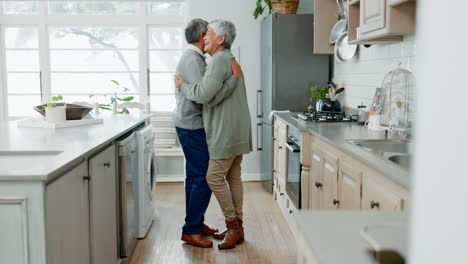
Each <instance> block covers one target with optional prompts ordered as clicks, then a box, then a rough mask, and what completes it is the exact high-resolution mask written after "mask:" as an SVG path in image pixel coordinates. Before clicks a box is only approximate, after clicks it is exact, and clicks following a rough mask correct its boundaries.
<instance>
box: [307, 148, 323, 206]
mask: <svg viewBox="0 0 468 264" xmlns="http://www.w3.org/2000/svg"><path fill="white" fill-rule="evenodd" d="M322 163H323V159H322V155H321V153H320V150H319V149H318V147H316V146H315V145H312V151H311V162H310V171H309V177H310V181H309V183H310V184H309V186H310V187H309V192H310V196H309V197H310V201H309V204H310V209H312V210H317V209H322V207H323V177H322Z"/></svg>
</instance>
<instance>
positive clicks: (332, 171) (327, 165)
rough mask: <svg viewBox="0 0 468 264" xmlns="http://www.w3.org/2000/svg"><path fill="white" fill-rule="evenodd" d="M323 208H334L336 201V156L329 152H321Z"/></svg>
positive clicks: (336, 205) (337, 203) (337, 204)
mask: <svg viewBox="0 0 468 264" xmlns="http://www.w3.org/2000/svg"><path fill="white" fill-rule="evenodd" d="M322 157H323V163H322V164H323V166H322V177H323V187H322V188H323V209H327V210H334V209H337V208H338V206H339V201H338V158H337V157H336V156H334V155H332V154H331V153H326V152H323V153H322Z"/></svg>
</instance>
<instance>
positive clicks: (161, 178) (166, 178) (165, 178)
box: [156, 173, 262, 182]
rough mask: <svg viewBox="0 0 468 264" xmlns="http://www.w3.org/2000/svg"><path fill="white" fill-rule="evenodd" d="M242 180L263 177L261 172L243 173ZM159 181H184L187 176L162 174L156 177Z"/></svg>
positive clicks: (256, 179)
mask: <svg viewBox="0 0 468 264" xmlns="http://www.w3.org/2000/svg"><path fill="white" fill-rule="evenodd" d="M241 177H242V181H245V182H247V181H261V180H262V177H261V174H260V173H243V174H242V176H241ZM156 181H157V182H184V181H185V176H183V175H172V176H169V175H164V174H162V175H161V174H160V175H158V176H157V177H156Z"/></svg>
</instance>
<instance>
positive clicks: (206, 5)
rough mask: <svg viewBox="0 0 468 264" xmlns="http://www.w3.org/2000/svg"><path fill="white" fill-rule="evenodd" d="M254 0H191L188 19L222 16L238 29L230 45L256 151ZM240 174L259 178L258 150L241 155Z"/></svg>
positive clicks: (306, 0) (306, 5)
mask: <svg viewBox="0 0 468 264" xmlns="http://www.w3.org/2000/svg"><path fill="white" fill-rule="evenodd" d="M255 2H256V1H253V0H236V1H233V0H190V1H189V20H190V19H193V18H202V19H205V20H207V21H211V20H214V19H216V18H222V19H227V20H230V21H232V22H233V23H234V24H235V25H236V28H237V38H236V40H235V42H234V45H233V46H238V47H239V49H240V64H241V66H242V70H243V72H244V76H245V83H246V87H247V97H248V101H249V107H250V114H251V117H252V135H253V141H254V142H253V143H254V150H256V146H257V141H256V140H257V139H256V124H257V118H256V107H257V105H256V103H257V102H256V96H257V95H256V91H257V90H258V89H260V19H261V18H259V19H258V20H255V19H254V18H253V16H252V13H253V10H254V8H255ZM299 8H300V9H299V10H298V13H311V12H312V10H313V0H302V1H301V3H300V6H299ZM242 165H243V168H242V172H243V173H242V174H243V176H246V177H247V178H251V179H252V178H256V179H259V177H260V153H259V152H257V151H254V152H252V153H250V154H248V155H246V156H245V157H244V161H243V163H242Z"/></svg>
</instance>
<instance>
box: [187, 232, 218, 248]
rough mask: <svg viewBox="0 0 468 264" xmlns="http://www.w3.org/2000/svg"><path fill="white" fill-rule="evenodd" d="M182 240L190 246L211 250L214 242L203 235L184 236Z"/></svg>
mask: <svg viewBox="0 0 468 264" xmlns="http://www.w3.org/2000/svg"><path fill="white" fill-rule="evenodd" d="M181 240H182V241H184V242H185V243H187V244H189V245H192V246H196V247H201V248H210V247H212V246H213V242H211V241H210V240H208V239H207V238H206V237H205V236H202V235H201V234H194V235H182V237H181Z"/></svg>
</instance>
